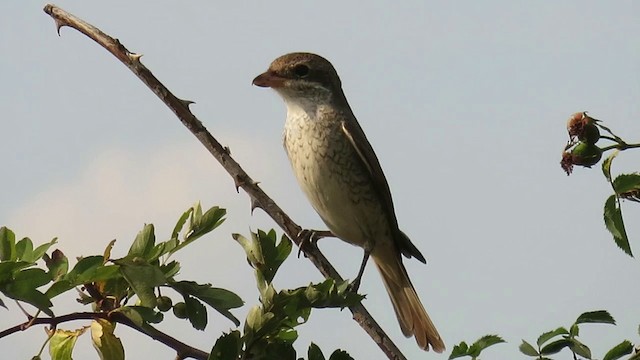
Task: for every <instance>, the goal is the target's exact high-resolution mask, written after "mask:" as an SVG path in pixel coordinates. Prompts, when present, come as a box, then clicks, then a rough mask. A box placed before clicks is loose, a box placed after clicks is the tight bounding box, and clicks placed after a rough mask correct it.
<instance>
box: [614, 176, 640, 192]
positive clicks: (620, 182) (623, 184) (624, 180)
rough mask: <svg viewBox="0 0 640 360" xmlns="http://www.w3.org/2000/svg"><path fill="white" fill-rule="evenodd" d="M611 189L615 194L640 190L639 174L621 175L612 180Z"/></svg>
mask: <svg viewBox="0 0 640 360" xmlns="http://www.w3.org/2000/svg"><path fill="white" fill-rule="evenodd" d="M613 189H614V190H615V192H616V194H623V193H626V192H629V191H633V190H638V189H640V174H637V173H634V174H621V175H618V176H617V177H616V178H615V180H613Z"/></svg>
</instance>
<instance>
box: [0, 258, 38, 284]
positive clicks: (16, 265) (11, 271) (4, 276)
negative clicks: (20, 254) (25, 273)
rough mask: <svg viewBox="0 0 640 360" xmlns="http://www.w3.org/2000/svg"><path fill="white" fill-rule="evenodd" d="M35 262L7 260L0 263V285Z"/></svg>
mask: <svg viewBox="0 0 640 360" xmlns="http://www.w3.org/2000/svg"><path fill="white" fill-rule="evenodd" d="M32 265H33V264H32V263H30V262H26V261H15V262H14V261H7V262H3V263H0V285H2V283H4V282H7V281H10V280H12V279H13V277H14V275H15V274H16V273H17V272H18V271H20V270H22V269H24V268H27V267H29V266H32Z"/></svg>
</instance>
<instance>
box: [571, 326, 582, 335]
mask: <svg viewBox="0 0 640 360" xmlns="http://www.w3.org/2000/svg"><path fill="white" fill-rule="evenodd" d="M569 335H570V336H569V337H576V336H578V335H580V328H579V327H578V324H573V325H571V328H569Z"/></svg>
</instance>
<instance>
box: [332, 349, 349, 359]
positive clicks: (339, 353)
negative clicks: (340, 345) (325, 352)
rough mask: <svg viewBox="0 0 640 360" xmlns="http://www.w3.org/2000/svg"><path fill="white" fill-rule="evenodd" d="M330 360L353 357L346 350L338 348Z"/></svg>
mask: <svg viewBox="0 0 640 360" xmlns="http://www.w3.org/2000/svg"><path fill="white" fill-rule="evenodd" d="M329 360H353V358H352V357H351V356H350V355H349V354H348V353H347V352H346V351H344V350H340V349H338V350H336V351H334V352H333V353H331V356H329Z"/></svg>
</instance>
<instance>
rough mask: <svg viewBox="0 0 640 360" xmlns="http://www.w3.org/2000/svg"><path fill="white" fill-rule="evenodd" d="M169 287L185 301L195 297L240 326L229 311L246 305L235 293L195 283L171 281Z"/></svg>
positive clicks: (238, 321)
mask: <svg viewBox="0 0 640 360" xmlns="http://www.w3.org/2000/svg"><path fill="white" fill-rule="evenodd" d="M168 285H169V286H171V287H172V288H173V289H175V290H176V291H177V292H179V293H180V294H182V296H183V297H185V299H186V296H187V295H191V296H194V297H196V298H198V299H200V300H202V301H203V302H205V303H206V304H207V305H209V306H211V307H212V308H214V309H215V310H216V311H218V312H219V313H220V314H222V315H223V316H225V317H226V318H228V319H229V320H231V321H233V322H234V323H235V324H236V326H238V325H240V320H238V319H237V318H236V317H235V316H233V314H231V313H230V312H229V309H235V308H238V307H240V306H242V305H244V301H242V299H241V298H240V297H239V296H238V295H236V294H235V293H233V292H231V291H229V290H226V289H220V288H215V287H212V286H211V284H198V283H196V282H193V281H175V282H174V281H171V282H169V283H168Z"/></svg>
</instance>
